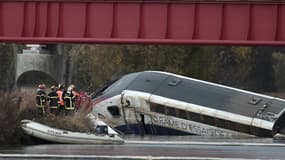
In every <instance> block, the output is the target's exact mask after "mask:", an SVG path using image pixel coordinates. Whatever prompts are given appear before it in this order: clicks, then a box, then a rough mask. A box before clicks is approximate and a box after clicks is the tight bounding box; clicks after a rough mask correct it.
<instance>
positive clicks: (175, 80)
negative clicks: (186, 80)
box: [168, 78, 181, 86]
mask: <svg viewBox="0 0 285 160" xmlns="http://www.w3.org/2000/svg"><path fill="white" fill-rule="evenodd" d="M180 82H181V79H178V78H174V79H172V80H170V81H169V82H168V85H170V86H177V85H178V84H179V83H180Z"/></svg>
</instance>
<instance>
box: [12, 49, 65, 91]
mask: <svg viewBox="0 0 285 160" xmlns="http://www.w3.org/2000/svg"><path fill="white" fill-rule="evenodd" d="M27 46H28V48H27V49H23V50H22V52H21V53H18V54H17V57H16V76H15V78H16V86H17V87H18V88H19V89H20V90H21V91H28V92H30V91H35V89H36V87H37V86H38V85H39V84H41V83H44V84H46V86H47V88H48V87H50V86H51V85H57V84H58V83H65V82H66V81H67V75H66V71H67V56H65V54H63V49H62V48H63V46H62V45H48V46H44V47H43V46H41V45H38V46H37V45H36V46H31V45H30V46H29V45H27Z"/></svg>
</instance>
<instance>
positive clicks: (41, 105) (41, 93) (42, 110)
mask: <svg viewBox="0 0 285 160" xmlns="http://www.w3.org/2000/svg"><path fill="white" fill-rule="evenodd" d="M45 89H46V86H45V84H40V85H39V86H38V89H37V96H36V101H37V107H38V111H39V114H40V115H42V116H44V115H45V114H46V110H47V97H46V92H45Z"/></svg>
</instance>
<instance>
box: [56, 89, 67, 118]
mask: <svg viewBox="0 0 285 160" xmlns="http://www.w3.org/2000/svg"><path fill="white" fill-rule="evenodd" d="M56 93H57V95H58V97H59V108H58V112H59V114H60V115H64V111H65V107H64V95H65V93H66V92H65V89H64V85H63V84H59V85H58V90H57V91H56Z"/></svg>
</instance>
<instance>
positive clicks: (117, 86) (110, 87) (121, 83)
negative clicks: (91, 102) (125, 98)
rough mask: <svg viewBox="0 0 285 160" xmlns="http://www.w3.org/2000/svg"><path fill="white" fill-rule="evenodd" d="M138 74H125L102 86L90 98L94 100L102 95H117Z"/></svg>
mask: <svg viewBox="0 0 285 160" xmlns="http://www.w3.org/2000/svg"><path fill="white" fill-rule="evenodd" d="M138 74H139V73H131V74H127V75H125V76H123V77H122V78H120V79H118V80H116V81H112V82H111V83H107V84H105V85H103V86H102V87H101V88H99V89H98V90H97V91H95V93H94V94H93V95H92V98H96V97H98V96H101V95H103V94H118V93H120V92H122V91H123V90H124V89H126V88H127V87H128V85H129V84H130V83H131V82H132V81H133V80H134V79H135V78H136V77H137V75H138Z"/></svg>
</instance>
